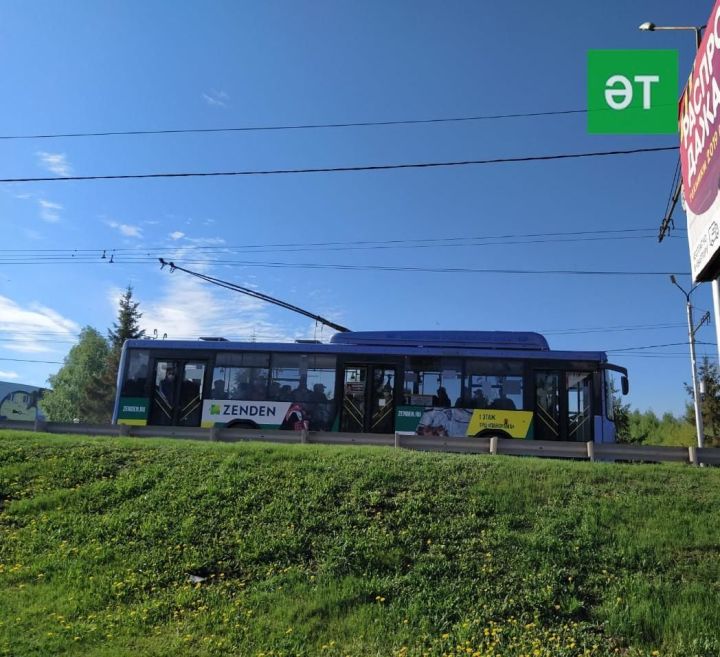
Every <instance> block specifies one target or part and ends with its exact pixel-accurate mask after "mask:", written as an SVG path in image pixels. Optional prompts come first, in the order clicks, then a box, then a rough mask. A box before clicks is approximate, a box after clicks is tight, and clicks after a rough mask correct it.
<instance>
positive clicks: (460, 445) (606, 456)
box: [0, 420, 720, 465]
mask: <svg viewBox="0 0 720 657" xmlns="http://www.w3.org/2000/svg"><path fill="white" fill-rule="evenodd" d="M0 429H9V430H19V431H40V432H47V433H54V434H80V435H85V436H132V437H136V438H180V439H186V440H209V441H218V442H239V441H253V440H259V441H266V442H272V443H280V444H293V443H310V444H319V445H374V446H378V447H396V448H404V449H414V450H421V451H428V452H458V453H465V454H503V455H513V456H539V457H553V458H565V459H577V460H585V461H588V460H589V461H626V462H645V463H661V462H677V463H690V464H692V465H720V449H718V448H708V447H704V448H698V447H694V446H692V447H661V446H655V445H626V444H620V443H599V444H595V443H592V442H589V443H575V442H556V441H549V440H513V439H507V438H498V437H489V438H465V437H458V438H452V437H439V436H418V435H417V434H414V433H411V432H403V431H397V432H395V434H376V433H375V434H374V433H335V432H320V431H284V430H279V429H276V430H267V431H265V430H260V429H242V428H232V429H228V428H225V427H213V428H210V429H205V428H201V427H159V426H130V425H125V424H121V425H114V424H74V423H70V422H42V421H36V422H35V423H34V424H31V423H29V422H17V421H11V420H0Z"/></svg>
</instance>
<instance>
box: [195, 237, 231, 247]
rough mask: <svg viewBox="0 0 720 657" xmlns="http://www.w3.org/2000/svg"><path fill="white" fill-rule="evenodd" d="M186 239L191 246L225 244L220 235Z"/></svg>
mask: <svg viewBox="0 0 720 657" xmlns="http://www.w3.org/2000/svg"><path fill="white" fill-rule="evenodd" d="M187 241H188V242H190V243H191V244H192V245H193V246H222V245H223V244H225V240H224V239H223V238H222V237H188V238H187Z"/></svg>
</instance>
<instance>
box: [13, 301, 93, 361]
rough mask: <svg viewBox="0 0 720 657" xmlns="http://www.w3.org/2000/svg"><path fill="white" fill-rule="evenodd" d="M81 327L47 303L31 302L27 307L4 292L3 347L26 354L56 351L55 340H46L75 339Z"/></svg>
mask: <svg viewBox="0 0 720 657" xmlns="http://www.w3.org/2000/svg"><path fill="white" fill-rule="evenodd" d="M79 332H80V327H79V326H78V325H77V324H76V323H75V322H73V321H72V320H70V319H67V318H65V317H63V316H62V315H60V314H59V313H57V312H56V311H54V310H52V309H51V308H47V307H46V306H42V305H40V304H34V303H31V304H29V305H28V306H27V307H25V308H23V307H22V306H20V304H18V303H16V302H15V301H13V300H12V299H10V298H9V297H4V296H2V295H0V333H1V334H2V336H3V340H7V342H4V343H3V348H4V349H8V350H12V351H21V352H24V353H38V352H47V351H53V350H54V348H53V347H52V343H51V342H50V343H48V342H40V341H39V340H40V339H41V338H42V339H45V340H47V339H57V340H73V341H74V340H75V339H76V337H77V334H78V333H79Z"/></svg>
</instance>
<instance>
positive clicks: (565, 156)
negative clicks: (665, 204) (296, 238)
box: [0, 146, 679, 183]
mask: <svg viewBox="0 0 720 657" xmlns="http://www.w3.org/2000/svg"><path fill="white" fill-rule="evenodd" d="M678 148H679V147H678V146H656V147H649V148H631V149H625V150H612V151H591V152H583V153H555V154H550V155H525V156H518V157H496V158H487V159H476V160H447V161H436V162H404V163H400V164H366V165H355V166H335V167H304V168H290V169H245V170H237V171H182V172H162V173H127V174H105V175H100V174H96V175H84V176H31V177H22V178H0V183H36V182H79V181H97V180H143V179H145V180H147V179H159V178H217V177H237V176H276V175H294V174H310V173H350V172H360V171H394V170H401V169H437V168H449V167H465V166H480V165H491V164H511V163H523V162H549V161H553V160H572V159H583V158H592V157H610V156H615V155H637V154H642V153H661V152H665V151H677V150H678Z"/></svg>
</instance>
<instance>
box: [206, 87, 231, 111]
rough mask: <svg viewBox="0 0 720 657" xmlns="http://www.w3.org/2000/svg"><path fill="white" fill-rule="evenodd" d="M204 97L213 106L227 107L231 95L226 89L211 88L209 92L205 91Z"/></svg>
mask: <svg viewBox="0 0 720 657" xmlns="http://www.w3.org/2000/svg"><path fill="white" fill-rule="evenodd" d="M202 97H203V98H204V99H205V102H206V103H207V104H208V105H211V106H212V107H227V101H228V100H230V96H228V94H227V93H225V92H224V91H218V90H217V89H211V90H210V91H209V92H207V93H205V92H203V95H202Z"/></svg>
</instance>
